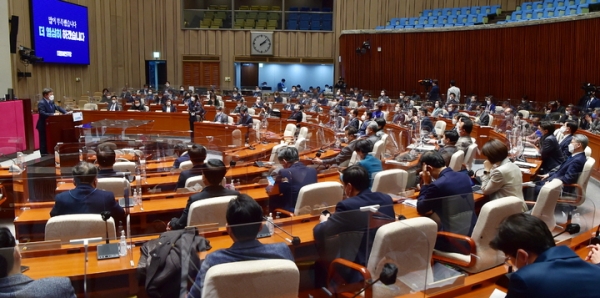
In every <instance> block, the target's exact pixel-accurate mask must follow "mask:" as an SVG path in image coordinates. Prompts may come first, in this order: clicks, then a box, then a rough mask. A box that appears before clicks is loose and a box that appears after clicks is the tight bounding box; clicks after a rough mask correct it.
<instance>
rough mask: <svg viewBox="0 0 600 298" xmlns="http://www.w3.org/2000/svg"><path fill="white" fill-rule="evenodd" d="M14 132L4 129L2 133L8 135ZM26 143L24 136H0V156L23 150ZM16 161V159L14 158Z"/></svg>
mask: <svg viewBox="0 0 600 298" xmlns="http://www.w3.org/2000/svg"><path fill="white" fill-rule="evenodd" d="M12 133H16V132H10V131H5V132H4V133H3V134H5V135H8V134H12ZM26 147H27V144H26V143H25V138H24V137H17V136H10V137H0V156H7V155H11V154H16V153H17V152H21V151H25V150H26ZM14 161H15V163H17V162H18V160H17V159H15V160H14Z"/></svg>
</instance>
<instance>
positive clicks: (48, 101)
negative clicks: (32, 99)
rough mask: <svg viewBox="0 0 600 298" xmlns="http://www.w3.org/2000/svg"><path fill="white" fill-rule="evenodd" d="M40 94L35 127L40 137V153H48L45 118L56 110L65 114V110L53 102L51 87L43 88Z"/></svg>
mask: <svg viewBox="0 0 600 298" xmlns="http://www.w3.org/2000/svg"><path fill="white" fill-rule="evenodd" d="M42 96H43V98H42V99H41V100H40V101H38V113H39V116H40V117H39V118H38V121H37V124H36V125H35V128H37V130H38V134H39V138H40V154H41V155H46V154H48V148H46V146H47V145H46V119H48V117H50V116H52V115H54V112H56V111H59V112H61V113H62V114H66V113H67V111H65V110H64V109H63V108H61V107H60V106H57V105H55V104H54V92H52V89H50V88H44V90H43V91H42Z"/></svg>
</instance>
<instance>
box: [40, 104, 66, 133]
mask: <svg viewBox="0 0 600 298" xmlns="http://www.w3.org/2000/svg"><path fill="white" fill-rule="evenodd" d="M57 110H58V111H59V112H61V113H63V114H66V113H67V111H65V109H63V108H61V107H60V106H57V105H55V104H54V102H52V101H46V99H44V98H42V99H41V100H40V101H38V113H39V114H40V115H39V116H40V117H39V118H38V122H37V123H36V125H35V128H37V130H41V131H46V119H48V117H50V116H52V115H54V112H55V111H57Z"/></svg>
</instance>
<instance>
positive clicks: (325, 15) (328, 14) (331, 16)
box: [322, 13, 333, 21]
mask: <svg viewBox="0 0 600 298" xmlns="http://www.w3.org/2000/svg"><path fill="white" fill-rule="evenodd" d="M322 20H323V21H331V20H333V14H330V13H326V14H324V15H323V16H322Z"/></svg>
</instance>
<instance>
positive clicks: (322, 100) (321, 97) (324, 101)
mask: <svg viewBox="0 0 600 298" xmlns="http://www.w3.org/2000/svg"><path fill="white" fill-rule="evenodd" d="M317 102H318V103H319V104H320V105H322V106H326V105H328V104H329V100H328V99H327V98H326V97H325V94H323V93H321V94H319V99H318V101H317Z"/></svg>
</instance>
